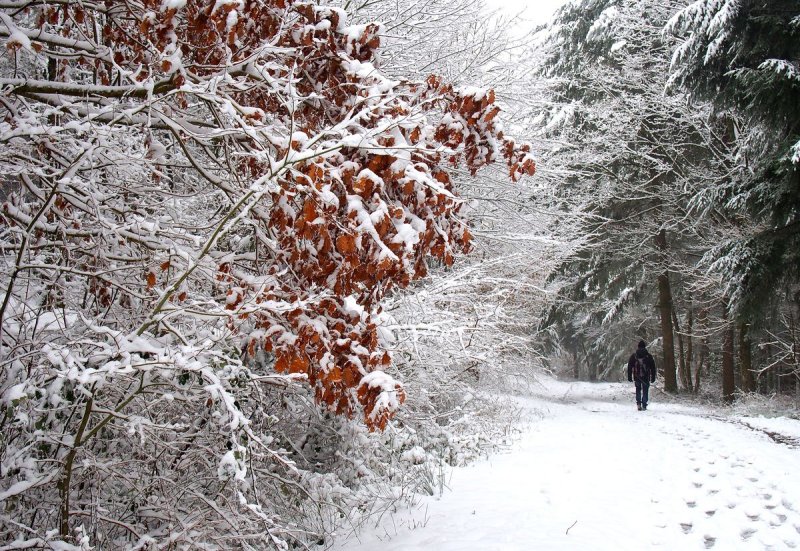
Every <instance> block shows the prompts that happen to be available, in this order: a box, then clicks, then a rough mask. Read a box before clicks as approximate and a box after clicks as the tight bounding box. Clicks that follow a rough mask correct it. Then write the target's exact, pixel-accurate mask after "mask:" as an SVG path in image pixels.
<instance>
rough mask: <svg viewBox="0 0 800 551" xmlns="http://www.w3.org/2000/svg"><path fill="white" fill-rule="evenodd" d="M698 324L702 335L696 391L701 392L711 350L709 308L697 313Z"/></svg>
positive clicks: (696, 371) (695, 374)
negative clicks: (701, 383) (703, 375)
mask: <svg viewBox="0 0 800 551" xmlns="http://www.w3.org/2000/svg"><path fill="white" fill-rule="evenodd" d="M697 325H698V327H699V328H700V334H701V335H702V337H701V338H700V343H699V348H700V351H699V353H698V356H699V357H698V358H697V369H696V370H695V372H694V391H695V393H699V392H700V377H701V376H702V374H703V366H705V364H706V361H707V360H708V355H709V350H708V310H706V309H705V308H701V309H700V311H699V312H698V313H697Z"/></svg>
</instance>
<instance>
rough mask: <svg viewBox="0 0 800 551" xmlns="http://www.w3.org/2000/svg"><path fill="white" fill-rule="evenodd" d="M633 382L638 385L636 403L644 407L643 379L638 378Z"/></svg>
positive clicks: (640, 407)
mask: <svg viewBox="0 0 800 551" xmlns="http://www.w3.org/2000/svg"><path fill="white" fill-rule="evenodd" d="M633 384H635V385H636V405H637V406H638V407H639V409H642V381H640V380H639V379H636V380H635V381H634V382H633Z"/></svg>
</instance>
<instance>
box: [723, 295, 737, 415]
mask: <svg viewBox="0 0 800 551" xmlns="http://www.w3.org/2000/svg"><path fill="white" fill-rule="evenodd" d="M722 319H723V321H724V322H726V323H725V325H724V328H723V330H722V331H723V333H722V401H723V402H725V403H726V404H730V403H732V402H733V399H734V392H736V375H735V373H736V372H735V368H734V361H733V358H734V350H733V341H734V339H735V334H734V333H735V331H734V328H733V326H732V325H731V324H730V323H728V322H729V313H728V303H727V301H725V304H724V305H723V307H722Z"/></svg>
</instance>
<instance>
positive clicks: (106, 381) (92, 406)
mask: <svg viewBox="0 0 800 551" xmlns="http://www.w3.org/2000/svg"><path fill="white" fill-rule="evenodd" d="M0 9H1V10H2V11H0V35H3V36H4V37H5V39H6V42H5V45H6V57H5V59H4V60H3V61H2V66H1V68H2V76H0V86H2V95H0V104H2V107H1V109H2V110H3V111H4V118H3V122H1V123H0V142H2V144H3V147H2V150H1V151H0V166H1V167H2V173H3V182H2V191H3V205H2V247H3V265H4V267H3V270H2V287H3V298H2V305H1V306H0V318H1V319H2V335H1V337H2V338H1V339H0V346H2V349H1V350H0V362H2V363H1V364H0V365H2V368H1V369H2V379H1V380H0V385H1V386H0V396H2V406H3V414H2V415H3V416H2V419H1V420H0V427H2V440H0V460H1V461H2V465H1V466H0V468H1V469H2V475H3V476H2V479H3V482H2V485H0V488H1V489H0V496H2V500H3V501H4V503H5V504H6V505H7V506H6V507H5V508H4V513H3V517H2V527H1V528H0V529H1V530H2V534H3V538H4V539H5V540H8V541H12V540H13V542H14V545H16V546H27V547H30V546H39V547H47V546H59V545H62V546H63V545H64V544H70V545H76V546H78V547H87V548H88V546H99V547H109V548H110V547H123V546H124V547H133V548H146V547H148V546H151V545H161V544H165V545H171V546H175V547H177V548H197V547H206V548H231V547H235V546H244V547H246V548H264V547H274V548H286V547H287V546H288V545H289V543H288V542H290V541H296V542H304V541H310V540H311V539H312V538H314V537H317V536H315V532H314V529H315V526H314V524H313V523H312V522H311V521H309V520H308V519H309V518H310V517H314V516H316V517H317V518H319V519H321V520H319V523H323V524H324V522H325V521H324V518H322V517H325V516H326V515H329V514H330V515H334V514H337V515H338V514H340V511H337V507H339V508H341V510H347V509H348V508H350V504H347V503H344V502H343V499H342V498H341V497H339V498H332V497H331V496H332V495H333V496H335V495H336V494H337V490H336V479H333V480H331V479H326V477H325V476H324V473H314V472H313V465H314V463H313V459H312V458H309V457H305V456H304V455H303V454H302V453H299V454H298V457H302V458H303V460H304V461H305V462H306V463H305V465H306V466H307V467H308V468H304V466H302V465H298V463H297V461H296V460H295V459H294V458H293V457H294V456H293V453H294V452H292V451H291V450H292V449H293V448H296V447H297V444H296V443H294V442H292V441H291V439H289V438H287V434H288V433H287V432H286V431H281V430H280V429H281V428H282V427H286V425H287V422H290V421H289V420H290V419H291V417H292V415H299V414H298V413H297V409H298V408H299V407H301V406H302V400H301V401H299V402H292V401H290V400H289V398H288V397H289V396H290V395H291V394H292V393H300V394H302V393H301V392H300V391H299V390H298V387H297V385H296V382H298V381H299V382H300V383H301V384H303V385H309V386H310V388H311V390H312V392H313V396H314V398H315V400H316V402H317V403H318V404H320V405H321V406H322V408H323V410H328V411H330V412H331V413H336V414H341V415H344V416H352V415H359V416H362V417H363V419H364V421H365V423H366V425H367V426H368V427H369V428H370V429H382V428H384V427H385V426H386V424H387V422H388V420H389V419H390V418H391V417H392V415H394V413H395V412H396V411H397V409H398V407H399V406H400V404H401V403H402V402H403V400H404V397H405V391H404V389H403V387H402V384H401V383H400V382H399V381H398V380H396V379H395V378H394V377H393V376H392V375H390V374H389V373H387V372H386V371H384V369H385V368H388V367H389V366H390V364H391V355H390V354H389V353H388V352H387V351H386V350H385V348H384V347H383V345H382V342H385V338H384V335H382V331H383V329H381V324H382V320H383V316H384V314H383V313H382V306H381V304H382V301H383V300H384V298H385V296H386V294H387V293H388V292H390V291H392V290H393V289H396V288H402V287H406V286H408V285H409V284H410V283H411V282H412V281H413V280H415V279H418V278H420V277H422V276H424V275H425V274H426V272H427V262H428V261H429V259H435V261H437V262H442V263H443V264H451V263H452V262H453V259H454V256H455V255H456V254H458V253H459V252H462V251H466V250H468V249H469V248H470V242H471V234H470V231H469V230H468V228H467V227H466V224H465V222H464V221H463V219H462V217H461V214H460V211H461V209H462V202H461V201H460V200H459V199H458V198H457V197H456V195H455V193H454V189H453V184H452V178H451V173H452V170H453V167H454V166H463V167H466V169H467V170H469V171H472V172H474V171H476V170H478V169H479V168H481V167H482V166H484V165H486V164H489V163H492V162H494V161H496V160H499V159H501V158H505V159H506V160H507V163H508V166H509V168H510V171H511V176H512V179H517V178H519V176H521V175H522V174H524V173H528V174H530V173H532V172H533V169H534V165H533V160H532V158H531V157H530V154H529V153H528V149H527V147H526V146H522V147H520V146H517V145H516V144H515V143H514V142H513V141H511V140H509V139H507V138H505V137H504V136H503V135H502V132H501V131H500V130H499V127H498V126H497V123H496V116H497V114H498V112H499V108H498V107H497V106H496V105H495V99H494V94H493V92H491V91H487V90H483V89H478V88H465V89H454V88H453V87H452V86H450V85H448V84H446V83H445V82H443V81H442V79H440V78H439V77H436V76H432V77H430V78H428V79H427V80H423V81H400V80H391V79H389V78H387V77H386V76H384V75H383V74H382V73H381V71H380V69H379V67H378V65H377V63H378V62H377V57H376V52H377V51H378V49H379V47H380V44H381V40H382V38H381V35H382V32H383V28H382V27H381V25H380V24H373V23H364V24H350V23H348V18H347V14H346V13H345V12H344V11H343V10H341V9H337V8H332V7H327V6H324V5H318V4H316V3H311V2H293V1H289V0H272V1H241V0H230V1H216V2H210V1H206V2H186V1H182V0H168V1H161V0H146V1H143V2H139V3H114V2H85V1H84V2H81V1H77V0H76V1H74V2H72V1H60V2H41V1H38V0H37V1H33V0H31V1H14V2H4V3H0ZM282 409H284V410H286V411H288V412H289V413H288V414H283V413H282V412H281V410H282ZM301 447H302V446H301ZM287 450H290V451H287ZM281 496H282V497H281ZM337 499H338V500H339V501H337ZM331 500H332V501H331ZM326 503H327V504H326ZM314 511H316V512H314ZM341 514H343V513H341ZM316 533H319V532H316Z"/></svg>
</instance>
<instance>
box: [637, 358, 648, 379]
mask: <svg viewBox="0 0 800 551" xmlns="http://www.w3.org/2000/svg"><path fill="white" fill-rule="evenodd" d="M645 358H646V356H645V357H642V358H640V357H639V356H636V363H635V364H634V365H633V378H634V379H639V380H640V381H648V382H649V381H650V370H649V369H647V364H646V363H645V361H644V360H645Z"/></svg>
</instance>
